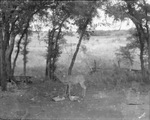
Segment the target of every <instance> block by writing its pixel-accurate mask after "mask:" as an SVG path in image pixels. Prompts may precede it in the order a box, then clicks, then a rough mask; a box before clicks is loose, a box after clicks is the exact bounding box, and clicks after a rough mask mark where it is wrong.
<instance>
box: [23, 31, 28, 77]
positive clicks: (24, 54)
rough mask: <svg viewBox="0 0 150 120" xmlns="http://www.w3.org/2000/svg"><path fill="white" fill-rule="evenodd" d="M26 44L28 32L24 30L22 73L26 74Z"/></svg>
mask: <svg viewBox="0 0 150 120" xmlns="http://www.w3.org/2000/svg"><path fill="white" fill-rule="evenodd" d="M27 44H28V33H27V32H26V37H25V41H24V50H23V52H24V53H23V74H24V76H26V65H27V53H26V52H27Z"/></svg>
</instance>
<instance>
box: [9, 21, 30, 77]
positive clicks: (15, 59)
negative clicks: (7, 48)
mask: <svg viewBox="0 0 150 120" xmlns="http://www.w3.org/2000/svg"><path fill="white" fill-rule="evenodd" d="M29 22H30V20H29V21H28V24H27V26H26V28H25V29H24V30H23V32H22V34H21V36H20V38H19V40H18V43H17V52H16V55H15V58H14V60H13V67H12V75H14V71H15V67H16V62H17V58H18V55H19V53H20V43H21V40H22V38H23V37H24V35H25V33H26V31H27V29H28V27H29Z"/></svg>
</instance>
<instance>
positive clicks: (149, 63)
mask: <svg viewBox="0 0 150 120" xmlns="http://www.w3.org/2000/svg"><path fill="white" fill-rule="evenodd" d="M148 79H149V80H150V38H149V44H148Z"/></svg>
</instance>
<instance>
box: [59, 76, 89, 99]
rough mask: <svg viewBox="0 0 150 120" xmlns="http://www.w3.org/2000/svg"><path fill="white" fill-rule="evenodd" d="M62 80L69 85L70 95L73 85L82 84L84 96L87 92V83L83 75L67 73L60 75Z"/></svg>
mask: <svg viewBox="0 0 150 120" xmlns="http://www.w3.org/2000/svg"><path fill="white" fill-rule="evenodd" d="M59 79H60V81H61V82H63V83H64V84H65V85H67V86H68V91H67V90H66V92H68V95H69V96H70V92H71V86H72V85H77V84H80V86H81V88H82V89H83V90H82V96H83V97H84V96H85V94H86V85H85V78H84V76H83V75H67V76H63V77H61V78H60V77H59Z"/></svg>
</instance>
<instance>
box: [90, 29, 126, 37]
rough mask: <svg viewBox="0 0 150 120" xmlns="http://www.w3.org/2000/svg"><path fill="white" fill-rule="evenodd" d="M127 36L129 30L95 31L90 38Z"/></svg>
mask: <svg viewBox="0 0 150 120" xmlns="http://www.w3.org/2000/svg"><path fill="white" fill-rule="evenodd" d="M127 34H129V30H107V31H104V30H96V31H93V32H92V33H91V35H92V36H122V35H127Z"/></svg>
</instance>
